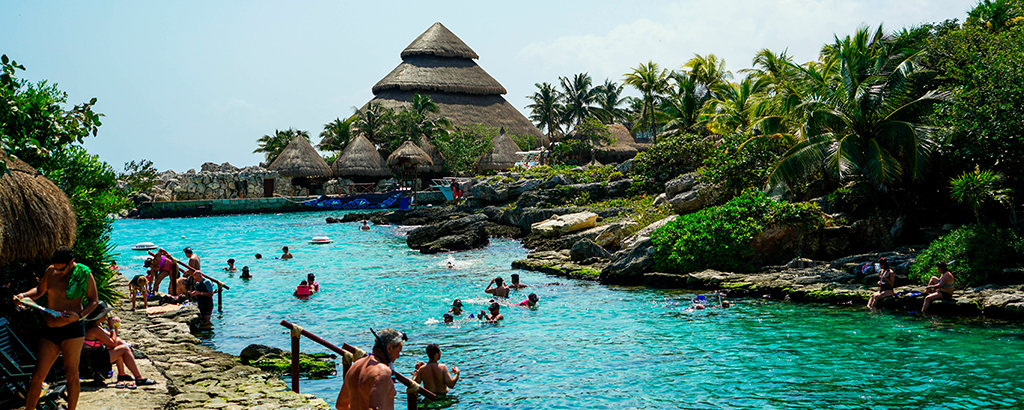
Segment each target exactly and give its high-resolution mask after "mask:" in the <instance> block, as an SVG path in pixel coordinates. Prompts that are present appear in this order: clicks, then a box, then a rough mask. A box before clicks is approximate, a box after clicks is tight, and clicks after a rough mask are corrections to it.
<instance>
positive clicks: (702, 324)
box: [114, 213, 1024, 409]
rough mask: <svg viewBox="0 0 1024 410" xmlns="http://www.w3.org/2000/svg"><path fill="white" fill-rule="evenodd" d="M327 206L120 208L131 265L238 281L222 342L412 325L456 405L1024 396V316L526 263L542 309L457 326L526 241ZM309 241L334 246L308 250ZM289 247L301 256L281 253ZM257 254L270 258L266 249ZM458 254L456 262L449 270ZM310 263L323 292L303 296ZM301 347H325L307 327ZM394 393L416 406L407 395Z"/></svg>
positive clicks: (852, 402)
mask: <svg viewBox="0 0 1024 410" xmlns="http://www.w3.org/2000/svg"><path fill="white" fill-rule="evenodd" d="M328 215H334V216H337V213H330V214H328V213H301V214H284V215H241V216H224V217H207V218H186V219H162V220H122V221H118V222H117V223H116V224H115V227H114V240H115V242H116V243H117V244H118V246H117V251H118V252H120V256H118V263H119V264H120V265H122V267H123V270H122V272H123V273H124V274H125V275H127V276H131V275H134V274H137V273H141V272H142V262H143V260H144V259H145V256H144V252H136V251H132V250H130V249H129V248H130V247H131V246H132V245H134V244H135V243H137V242H146V241H149V242H155V243H157V244H158V245H161V246H164V247H165V248H167V249H168V250H169V251H171V252H172V253H174V254H175V255H176V256H178V257H183V256H182V254H181V252H180V250H181V249H182V248H184V247H185V246H191V247H193V248H194V249H195V250H196V253H198V254H199V255H200V257H201V258H202V261H203V267H204V269H203V270H204V271H206V272H207V273H208V274H210V275H212V276H214V277H216V278H218V279H220V280H222V281H224V282H225V283H227V284H228V285H229V286H231V290H228V291H226V292H225V293H224V309H223V311H222V312H217V311H216V310H215V311H214V317H213V323H214V330H213V332H212V334H211V335H209V336H208V337H207V338H206V340H205V341H204V343H206V344H208V345H210V346H212V347H214V348H216V349H218V350H221V351H225V352H228V353H232V354H238V353H239V352H240V351H241V350H242V349H243V348H244V347H245V346H247V345H249V344H252V343H259V344H266V345H271V346H276V347H279V348H282V349H285V350H288V349H289V348H290V347H289V346H290V339H289V336H288V334H287V331H286V329H284V328H283V327H281V326H280V324H279V323H280V321H281V319H287V320H288V321H291V322H294V323H297V324H299V325H301V326H303V327H304V328H305V329H306V330H309V331H311V332H313V333H315V334H318V335H320V336H321V337H323V338H325V339H327V340H329V341H332V342H334V343H336V344H338V345H340V344H341V343H342V342H347V343H350V344H353V345H356V346H360V347H363V348H364V349H368V348H369V347H370V346H371V345H372V343H371V340H372V336H371V335H370V333H369V330H368V328H369V327H373V328H374V329H379V328H384V327H394V328H396V329H398V330H400V331H404V332H406V333H408V335H409V342H407V344H406V347H405V350H403V352H402V357H401V358H400V359H398V361H397V363H396V365H395V366H396V369H397V370H398V371H399V372H402V373H404V374H406V375H411V374H412V369H413V366H414V364H415V363H416V361H419V360H422V361H426V355H425V353H424V352H423V348H424V347H425V346H426V345H427V344H428V343H438V344H439V345H440V346H441V349H442V350H443V355H442V356H443V357H442V359H441V361H442V362H444V363H448V364H449V366H451V365H455V366H458V367H459V369H460V370H461V371H462V379H461V380H460V381H459V383H458V385H456V387H455V388H454V389H453V390H452V392H453V393H454V394H455V395H456V396H458V397H459V399H460V401H461V402H460V403H459V404H457V405H455V407H454V408H455V409H505V408H507V409H511V408H516V409H578V408H594V409H602V408H616V409H639V408H644V409H676V408H683V409H705V408H717V409H821V408H830V409H861V408H872V409H887V408H893V409H896V408H911V409H919V408H935V409H943V408H948V409H974V408H1024V400H1022V399H1021V397H1022V396H1024V377H1022V376H1024V354H1022V351H1024V349H1022V348H1024V331H1022V329H1021V326H1020V325H1019V324H968V323H959V322H954V321H951V320H949V319H942V318H919V317H912V316H906V315H900V314H894V313H891V312H889V313H869V312H868V311H866V310H865V309H863V308H850V307H836V306H819V305H798V304H790V303H785V302H775V301H767V300H760V299H741V300H737V301H736V302H738V303H737V305H736V306H735V307H733V308H729V309H711V310H705V311H697V312H689V311H687V310H685V308H686V307H687V306H688V305H689V302H688V301H689V300H690V299H691V298H692V297H693V295H691V294H687V293H685V292H675V291H662V290H651V289H644V288H624V287H610V286H603V285H600V284H596V283H593V282H586V281H576V280H570V279H564V278H557V277H553V276H549V275H545V274H539V273H535V272H527V271H519V272H518V273H520V275H521V277H522V281H523V283H526V284H528V285H530V286H531V287H529V288H527V289H525V290H524V291H521V292H519V293H514V294H513V298H512V299H513V301H516V302H518V301H519V300H522V299H525V298H526V294H528V293H529V292H535V293H537V294H538V295H539V296H540V298H541V302H540V306H539V308H537V309H535V310H530V309H525V308H520V307H513V306H504V307H502V313H503V314H504V316H505V318H506V319H505V321H504V322H503V323H500V324H496V325H482V324H479V323H475V322H469V323H462V324H459V325H443V324H439V323H436V322H437V320H438V319H440V316H441V315H442V314H443V313H445V312H446V311H447V309H448V306H449V305H450V304H451V300H452V299H454V298H460V299H462V301H463V302H464V303H465V304H466V309H467V311H468V312H475V311H479V310H480V309H483V307H484V305H485V303H486V302H487V301H488V299H489V295H486V294H485V293H484V292H483V289H484V287H485V286H486V285H487V283H488V281H489V280H490V278H492V277H494V276H502V277H504V278H505V279H506V280H507V279H508V277H509V274H510V273H512V272H513V270H512V269H510V268H509V266H510V263H511V262H512V261H513V260H515V259H520V258H522V257H524V255H525V254H526V251H525V250H524V249H523V248H522V247H521V246H520V245H519V243H518V242H515V241H507V240H493V241H492V242H491V245H490V246H489V247H488V248H487V249H482V250H476V251H469V252H462V253H456V254H445V255H421V254H419V253H418V252H414V251H411V250H410V249H408V247H406V246H405V243H404V232H405V230H404V229H403V228H396V227H374V229H373V230H372V231H369V232H360V231H359V230H358V228H357V224H355V223H349V224H333V225H327V224H325V223H324V218H325V217H327V216H328ZM313 236H329V237H331V238H332V239H334V240H335V242H334V243H333V244H329V245H309V244H307V242H308V240H309V239H310V238H312V237H313ZM281 246H289V247H290V248H291V252H292V254H294V255H295V259H293V260H289V261H285V260H275V259H273V258H274V257H275V256H279V255H280V254H281V251H280V248H281ZM257 252H259V253H262V254H263V255H264V258H265V259H263V260H260V261H257V260H255V259H254V258H253V255H254V254H255V253H257ZM228 258H235V259H236V260H237V261H238V262H237V266H238V267H239V268H241V267H242V266H249V267H250V269H251V270H252V275H253V279H252V280H250V281H244V280H242V279H239V278H238V273H235V274H233V275H229V274H227V273H225V272H223V271H221V270H220V268H221V267H223V266H226V260H227V259H228ZM268 258H269V259H268ZM449 261H451V262H453V263H454V264H455V265H456V267H457V269H455V270H448V269H446V264H447V262H449ZM311 272H312V273H315V274H316V275H317V280H318V281H319V282H320V286H321V290H322V291H321V292H320V293H319V294H315V295H313V296H312V297H310V298H308V299H307V300H299V299H298V298H295V297H293V296H291V294H292V292H293V290H294V287H295V285H297V284H298V283H299V282H300V281H301V280H303V279H305V277H306V274H307V273H311ZM166 283H167V281H164V287H166ZM553 283H557V284H553ZM302 349H303V350H304V351H326V349H324V348H322V347H320V346H319V345H317V344H316V343H314V342H311V341H309V340H307V339H305V338H304V339H303V341H302ZM340 387H341V379H340V378H329V379H324V380H305V381H303V382H302V384H301V391H302V392H303V393H311V394H314V395H316V396H318V397H322V398H324V399H326V400H327V401H328V402H329V403H331V404H332V406H333V403H334V401H335V399H336V397H337V394H338V390H339V389H340ZM399 387H402V386H399ZM399 390H400V391H402V390H404V389H403V388H400V389H399ZM398 400H399V403H398V407H399V408H404V404H403V403H404V393H399V397H398Z"/></svg>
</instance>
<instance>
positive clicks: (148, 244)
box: [132, 242, 159, 251]
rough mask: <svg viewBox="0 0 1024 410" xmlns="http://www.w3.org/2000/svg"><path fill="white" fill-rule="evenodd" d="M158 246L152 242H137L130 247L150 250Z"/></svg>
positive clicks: (136, 249) (138, 249) (137, 249)
mask: <svg viewBox="0 0 1024 410" xmlns="http://www.w3.org/2000/svg"><path fill="white" fill-rule="evenodd" d="M157 248H159V246H156V245H155V244H153V242H139V243H137V244H135V246H133V247H132V250H133V251H151V250H153V249H157Z"/></svg>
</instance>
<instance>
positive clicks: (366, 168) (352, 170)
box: [331, 135, 391, 177]
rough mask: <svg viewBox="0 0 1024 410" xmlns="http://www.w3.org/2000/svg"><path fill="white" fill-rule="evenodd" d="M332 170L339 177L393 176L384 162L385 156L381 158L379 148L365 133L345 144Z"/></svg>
mask: <svg viewBox="0 0 1024 410" xmlns="http://www.w3.org/2000/svg"><path fill="white" fill-rule="evenodd" d="M331 170H333V171H334V176H338V177H347V176H362V177H390V176H391V171H390V170H388V167H387V164H385V163H384V158H381V156H380V153H379V152H377V148H376V147H374V146H373V143H372V142H370V140H368V139H366V137H365V136H363V135H360V136H358V137H356V138H355V139H353V140H352V141H351V142H349V143H348V145H346V146H345V149H344V150H342V151H341V156H340V157H338V160H337V161H334V165H333V166H331Z"/></svg>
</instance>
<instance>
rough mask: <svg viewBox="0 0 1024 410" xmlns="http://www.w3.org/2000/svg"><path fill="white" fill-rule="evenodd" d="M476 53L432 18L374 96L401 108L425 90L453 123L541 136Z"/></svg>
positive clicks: (374, 101) (379, 101) (539, 137)
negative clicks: (483, 66) (486, 69)
mask: <svg viewBox="0 0 1024 410" xmlns="http://www.w3.org/2000/svg"><path fill="white" fill-rule="evenodd" d="M478 58H480V57H479V56H477V54H476V52H475V51H473V49H471V48H469V46H467V45H466V43H463V42H462V40H461V39H459V37H458V36H456V35H455V34H454V33H452V32H451V31H449V30H448V29H447V28H445V26H444V25H442V24H441V23H434V25H433V26H430V28H428V29H427V31H425V32H423V34H421V35H420V36H419V37H417V38H416V40H413V42H412V44H409V46H408V47H406V48H405V50H403V51H402V64H399V65H398V67H395V69H394V70H392V71H391V73H389V74H388V75H387V76H385V77H384V78H383V79H382V80H380V82H378V83H377V85H374V86H373V94H374V95H375V97H374V98H373V99H372V100H370V102H371V103H380V104H381V105H383V106H384V107H388V108H392V109H395V110H400V109H402V108H405V107H408V106H409V105H410V102H411V101H412V96H413V95H414V94H420V95H426V96H429V97H430V99H431V100H432V101H434V103H435V104H437V107H438V109H439V111H440V114H441V115H442V116H444V117H446V118H448V120H450V121H451V122H452V124H453V125H455V126H468V125H472V124H484V125H489V126H492V127H495V128H499V129H500V128H504V129H505V131H506V132H508V133H510V134H518V135H522V134H529V135H533V136H536V137H537V138H538V139H542V138H543V137H544V134H543V133H541V131H540V130H539V129H537V127H535V126H534V125H533V123H532V122H530V120H528V119H526V117H524V116H523V114H522V113H520V112H519V111H518V110H516V108H515V107H513V106H512V104H509V102H508V101H505V98H504V97H502V96H501V95H502V94H505V93H507V91H505V87H502V86H501V84H500V83H498V81H497V80H495V79H494V78H493V77H491V76H490V75H489V74H487V72H486V71H484V69H483V68H480V66H478V65H477V64H476V62H475V61H473V60H474V59H478ZM435 162H436V161H435Z"/></svg>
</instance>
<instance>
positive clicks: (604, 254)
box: [569, 239, 612, 262]
mask: <svg viewBox="0 0 1024 410" xmlns="http://www.w3.org/2000/svg"><path fill="white" fill-rule="evenodd" d="M611 256H612V255H611V254H610V253H608V251H606V250H604V248H602V247H601V245H598V244H596V243H594V241H592V240H590V239H583V240H580V241H579V242H576V244H575V245H573V246H572V249H570V250H569V259H572V260H573V261H574V262H580V261H584V260H587V259H590V258H595V257H596V258H601V259H609V258H611Z"/></svg>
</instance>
